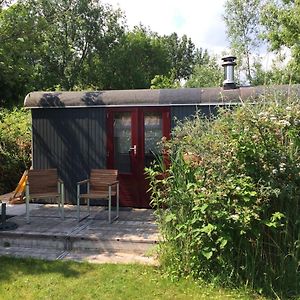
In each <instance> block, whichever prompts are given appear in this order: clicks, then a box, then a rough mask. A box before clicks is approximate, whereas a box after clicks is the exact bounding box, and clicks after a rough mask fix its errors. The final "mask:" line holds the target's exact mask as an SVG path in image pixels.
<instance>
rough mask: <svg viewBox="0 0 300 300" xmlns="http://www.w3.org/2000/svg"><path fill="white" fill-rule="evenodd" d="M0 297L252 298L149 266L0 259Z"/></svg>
mask: <svg viewBox="0 0 300 300" xmlns="http://www.w3.org/2000/svg"><path fill="white" fill-rule="evenodd" d="M0 299H1V300H4V299H22V300H25V299H64V300H69V299H113V300H116V299H130V300H132V299H143V300H144V299H151V300H152V299H184V300H185V299H222V300H223V299H256V297H255V296H253V295H251V294H250V293H246V292H244V291H236V290H226V289H222V288H217V287H213V286H210V285H208V284H205V283H201V284H200V283H195V282H193V281H192V280H180V281H178V282H172V281H171V280H170V279H168V278H165V277H164V276H163V275H162V274H161V273H160V271H159V270H158V269H157V268H155V267H150V266H142V265H116V264H103V265H98V264H88V263H76V262H64V261H53V262H49V261H41V260H33V259H16V258H9V257H0Z"/></svg>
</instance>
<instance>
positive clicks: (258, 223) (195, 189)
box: [147, 96, 300, 295]
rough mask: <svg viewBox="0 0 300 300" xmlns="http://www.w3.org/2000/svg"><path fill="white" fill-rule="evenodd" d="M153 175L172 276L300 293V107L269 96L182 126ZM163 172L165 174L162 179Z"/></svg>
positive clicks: (167, 265) (293, 101) (163, 254)
mask: <svg viewBox="0 0 300 300" xmlns="http://www.w3.org/2000/svg"><path fill="white" fill-rule="evenodd" d="M164 144H165V145H164V146H165V149H167V151H168V153H169V160H170V165H169V167H168V170H165V166H164V164H163V163H157V164H156V165H154V166H152V168H150V169H148V170H147V173H148V176H149V178H150V182H151V183H150V185H151V190H152V205H153V207H154V208H156V215H157V218H158V223H159V226H160V229H161V233H162V235H163V238H164V243H163V244H162V245H161V250H160V257H161V261H162V264H163V266H165V268H166V269H167V270H168V271H169V272H171V273H172V274H173V275H192V276H195V277H202V278H214V279H216V278H219V279H220V280H222V281H223V282H224V281H228V282H243V283H247V284H248V285H251V286H252V287H254V288H257V289H260V290H261V291H264V292H267V293H275V294H276V293H277V294H279V293H281V294H282V295H287V294H289V293H297V292H299V291H300V274H299V273H300V270H299V268H300V267H299V264H300V240H299V238H300V103H299V102H298V101H297V99H291V98H288V99H286V98H283V97H279V96H278V97H273V98H272V97H269V98H268V99H267V100H266V99H260V101H258V103H256V104H255V105H254V104H251V103H243V104H241V105H240V106H238V107H236V108H232V107H231V108H228V109H226V108H225V109H220V111H219V114H218V116H217V118H214V119H210V120H208V119H205V118H202V117H201V116H199V115H196V116H195V119H194V120H190V121H189V120H187V121H186V122H184V123H182V124H179V125H178V126H177V128H176V129H175V130H174V132H173V135H172V139H171V140H170V141H169V142H165V143H164ZM162 172H163V173H164V174H167V175H166V176H163V177H161V176H159V175H160V174H161V173H162Z"/></svg>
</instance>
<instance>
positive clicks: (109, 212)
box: [108, 186, 111, 223]
mask: <svg viewBox="0 0 300 300" xmlns="http://www.w3.org/2000/svg"><path fill="white" fill-rule="evenodd" d="M108 222H109V223H111V186H109V187H108Z"/></svg>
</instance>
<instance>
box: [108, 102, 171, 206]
mask: <svg viewBox="0 0 300 300" xmlns="http://www.w3.org/2000/svg"><path fill="white" fill-rule="evenodd" d="M170 127H171V125H170V111H169V108H167V107H163V108H162V107H135V108H109V109H108V113H107V168H109V169H118V170H119V181H120V203H121V206H130V207H149V201H150V195H149V193H147V189H148V184H147V180H146V176H145V173H144V169H145V167H147V166H149V165H150V163H151V162H152V161H153V159H154V157H155V155H156V154H159V152H160V147H159V145H157V143H158V142H159V141H161V138H162V137H163V136H165V137H166V138H169V136H170Z"/></svg>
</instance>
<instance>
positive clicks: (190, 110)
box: [171, 105, 217, 128]
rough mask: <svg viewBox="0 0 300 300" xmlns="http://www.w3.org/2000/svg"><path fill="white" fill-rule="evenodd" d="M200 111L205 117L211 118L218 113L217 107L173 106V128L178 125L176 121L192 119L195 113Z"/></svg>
mask: <svg viewBox="0 0 300 300" xmlns="http://www.w3.org/2000/svg"><path fill="white" fill-rule="evenodd" d="M197 111H199V112H200V113H201V114H203V115H205V116H208V117H209V116H211V115H214V114H216V113H217V107H216V106H213V105H212V106H208V105H205V106H204V105H201V106H197V105H182V106H172V107H171V117H172V119H171V120H172V121H171V122H172V124H171V128H173V127H174V126H175V125H176V120H179V121H183V120H184V119H186V118H189V119H190V118H192V117H193V116H194V115H195V113H196V112H197Z"/></svg>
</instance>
